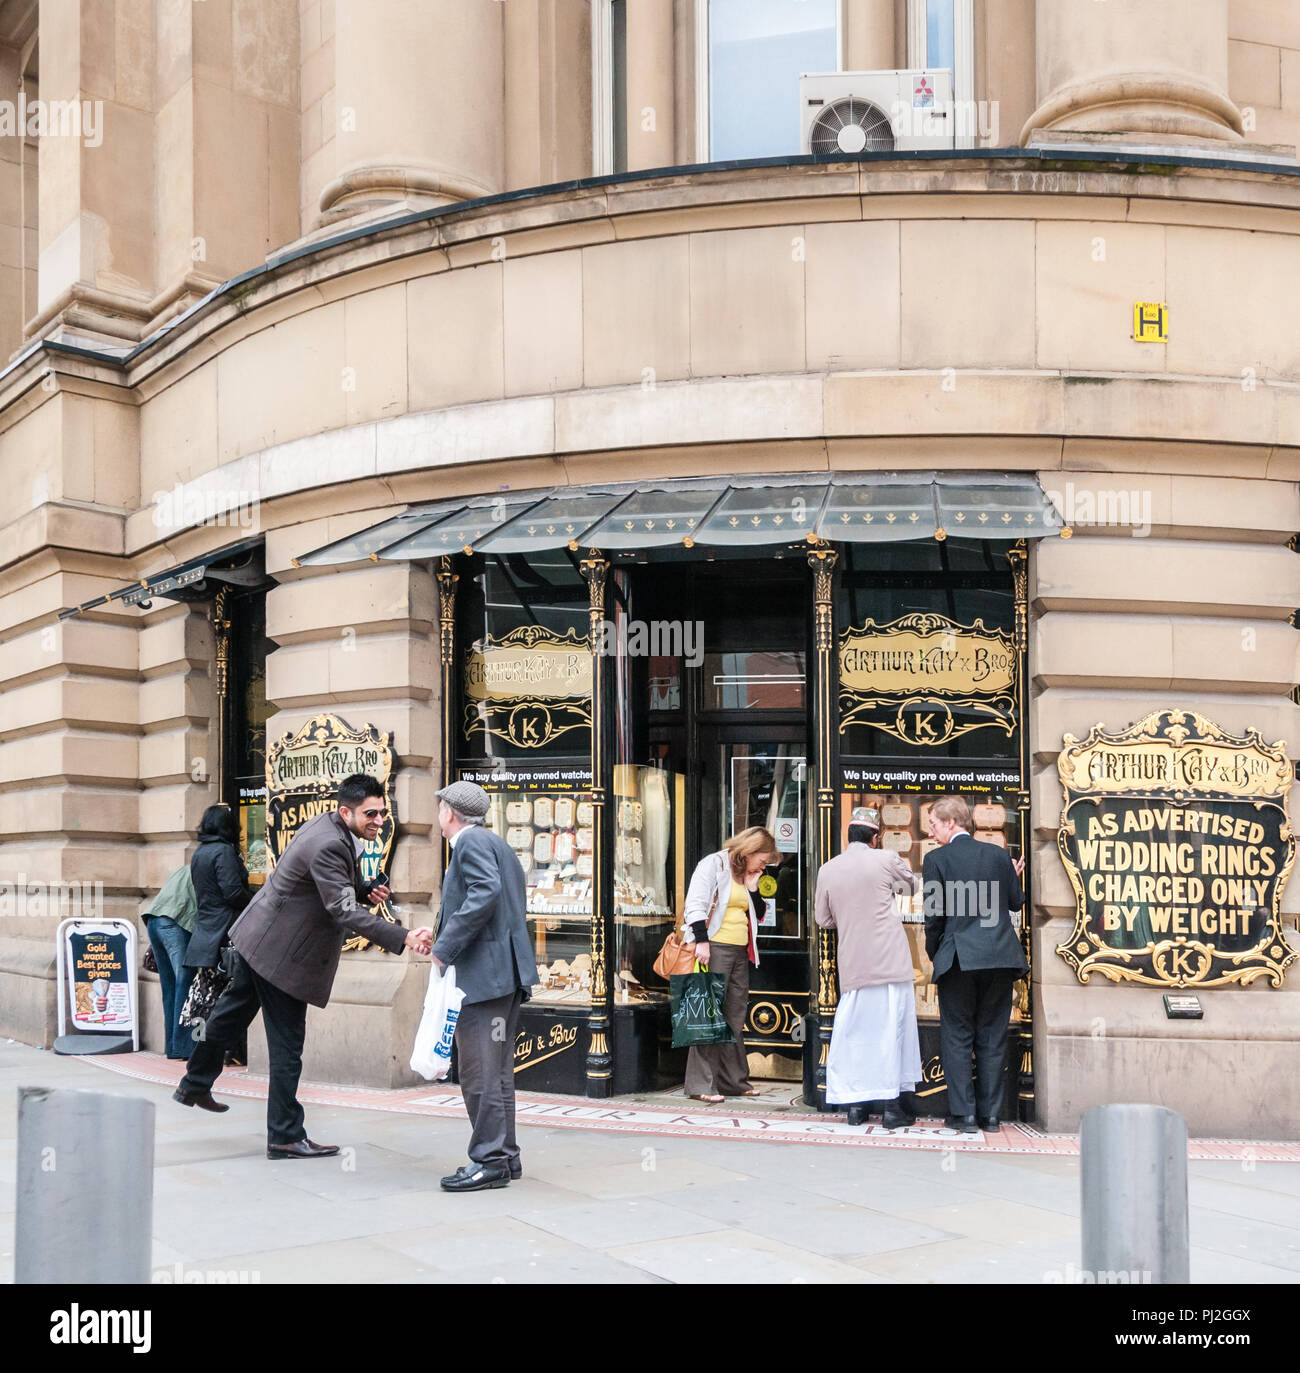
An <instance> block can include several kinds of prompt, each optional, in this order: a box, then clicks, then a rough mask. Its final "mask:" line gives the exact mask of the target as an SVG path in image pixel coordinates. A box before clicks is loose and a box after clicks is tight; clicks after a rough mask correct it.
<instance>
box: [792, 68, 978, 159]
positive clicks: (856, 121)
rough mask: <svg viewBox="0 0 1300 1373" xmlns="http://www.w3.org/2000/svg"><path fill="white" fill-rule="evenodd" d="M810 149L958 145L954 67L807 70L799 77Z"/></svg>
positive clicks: (881, 150)
mask: <svg viewBox="0 0 1300 1373" xmlns="http://www.w3.org/2000/svg"><path fill="white" fill-rule="evenodd" d="M799 112H800V131H801V133H802V141H801V145H800V146H801V148H802V150H803V151H804V152H805V153H817V154H825V153H850V154H851V153H888V152H913V151H916V150H918V149H923V148H951V147H954V146H955V134H956V128H955V125H956V120H955V119H954V117H953V107H952V72H950V71H948V70H947V69H946V68H945V69H943V70H940V71H903V72H808V73H805V74H804V75H803V76H801V77H800V78H799Z"/></svg>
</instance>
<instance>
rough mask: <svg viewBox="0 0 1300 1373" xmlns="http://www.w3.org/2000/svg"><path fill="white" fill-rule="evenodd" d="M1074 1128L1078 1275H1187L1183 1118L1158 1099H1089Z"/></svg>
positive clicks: (1142, 1278)
mask: <svg viewBox="0 0 1300 1373" xmlns="http://www.w3.org/2000/svg"><path fill="white" fill-rule="evenodd" d="M1079 1135H1080V1150H1081V1153H1082V1159H1081V1163H1082V1167H1081V1169H1080V1172H1081V1178H1082V1187H1083V1197H1082V1202H1083V1217H1082V1218H1083V1272H1084V1274H1085V1276H1084V1281H1085V1282H1122V1283H1129V1282H1149V1283H1185V1282H1188V1281H1190V1268H1189V1253H1188V1237H1187V1122H1186V1121H1185V1120H1184V1119H1183V1118H1182V1116H1180V1115H1177V1114H1176V1113H1175V1112H1173V1111H1167V1110H1166V1109H1165V1108H1164V1107H1163V1106H1128V1105H1124V1106H1094V1107H1093V1108H1092V1109H1091V1110H1090V1111H1086V1112H1084V1116H1083V1121H1082V1124H1081V1126H1080V1130H1079Z"/></svg>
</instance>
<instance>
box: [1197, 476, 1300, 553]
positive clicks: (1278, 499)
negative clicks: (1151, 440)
mask: <svg viewBox="0 0 1300 1373" xmlns="http://www.w3.org/2000/svg"><path fill="white" fill-rule="evenodd" d="M1170 494H1171V500H1172V507H1173V508H1172V514H1173V523H1174V525H1175V527H1176V528H1179V529H1182V530H1191V531H1200V530H1220V529H1222V530H1227V529H1231V530H1233V531H1234V533H1236V534H1237V536H1238V537H1241V538H1251V537H1255V538H1259V539H1268V540H1269V541H1271V542H1272V541H1276V542H1279V543H1281V542H1285V540H1286V539H1288V538H1289V537H1290V536H1291V535H1292V534H1294V533H1295V532H1296V530H1298V529H1300V487H1297V486H1296V484H1295V483H1294V482H1282V481H1269V482H1260V481H1234V480H1232V479H1231V478H1222V477H1175V478H1174V479H1173V482H1172V485H1171V488H1170Z"/></svg>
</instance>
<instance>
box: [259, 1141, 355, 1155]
mask: <svg viewBox="0 0 1300 1373" xmlns="http://www.w3.org/2000/svg"><path fill="white" fill-rule="evenodd" d="M338 1151H339V1146H338V1145H337V1144H313V1143H312V1142H311V1140H309V1139H300V1140H296V1141H295V1142H294V1143H293V1144H268V1145H267V1146H266V1156H267V1158H333V1156H334V1155H335V1154H337V1153H338Z"/></svg>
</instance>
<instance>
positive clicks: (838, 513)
mask: <svg viewBox="0 0 1300 1373" xmlns="http://www.w3.org/2000/svg"><path fill="white" fill-rule="evenodd" d="M1060 533H1066V535H1067V537H1068V530H1066V529H1065V527H1064V525H1063V522H1062V520H1061V517H1060V515H1059V514H1058V512H1057V510H1056V507H1055V506H1054V505H1053V504H1052V503H1051V501H1050V500H1049V499H1048V498H1047V496H1046V495H1045V494H1044V493H1043V490H1042V488H1041V487H1040V486H1039V484H1038V482H1037V480H1036V479H1035V478H1034V477H1032V476H1028V475H1010V474H1008V475H984V474H980V473H969V474H967V473H962V474H950V473H938V472H888V473H871V474H865V473H864V474H853V475H850V474H836V475H833V476H832V475H818V474H815V473H811V474H809V473H805V474H802V475H790V476H767V477H754V478H748V477H732V478H729V479H728V478H706V477H697V478H689V479H685V480H680V481H660V482H623V483H611V484H608V485H599V486H588V487H582V488H575V487H552V488H550V489H549V490H542V491H526V492H509V493H503V494H501V495H497V496H476V497H473V498H464V497H462V498H461V499H459V500H454V501H442V502H439V503H437V504H433V505H423V506H418V507H415V508H413V509H411V510H407V511H404V512H403V513H402V514H401V515H397V516H395V517H394V518H393V519H389V520H384V521H383V522H382V523H381V524H376V525H372V526H371V527H370V528H369V529H364V530H362V531H361V532H360V533H359V534H352V535H349V536H348V537H347V538H346V539H339V540H337V541H336V542H335V543H331V544H326V545H325V546H324V547H323V548H317V549H315V550H314V551H312V552H311V553H306V554H304V555H303V556H302V557H300V558H295V559H294V566H295V567H329V566H334V565H337V564H341V563H352V562H359V561H361V560H362V559H365V558H369V559H370V560H371V561H373V562H381V561H407V560H412V559H421V558H436V557H439V556H441V555H444V554H452V553H496V554H507V553H535V552H538V551H540V550H543V549H552V548H570V549H573V550H575V551H576V550H577V549H579V548H598V549H601V550H603V551H610V552H614V551H620V550H638V549H647V548H667V547H670V546H672V545H675V544H680V545H684V546H685V547H687V548H691V547H693V546H694V545H696V544H701V545H706V546H708V545H715V546H724V545H726V546H732V547H736V546H748V547H763V546H773V545H780V544H790V543H799V542H803V541H809V542H811V541H815V540H826V541H828V542H832V541H833V542H836V543H886V542H892V541H901V540H904V539H926V538H934V539H946V538H948V537H950V536H951V537H954V538H970V539H1006V540H1015V539H1026V538H1028V539H1034V538H1045V537H1049V536H1053V535H1056V534H1060Z"/></svg>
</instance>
